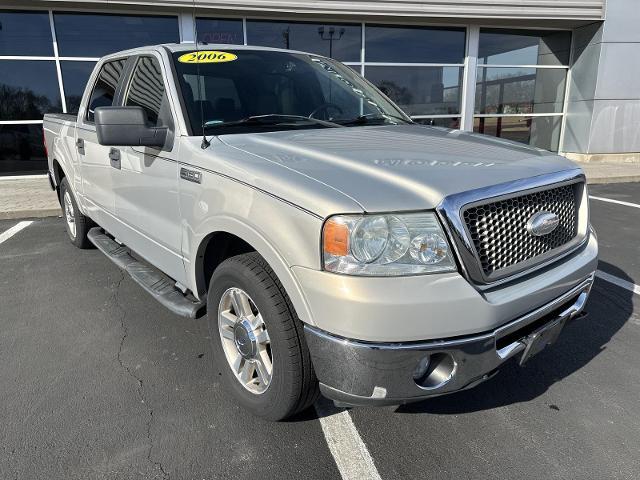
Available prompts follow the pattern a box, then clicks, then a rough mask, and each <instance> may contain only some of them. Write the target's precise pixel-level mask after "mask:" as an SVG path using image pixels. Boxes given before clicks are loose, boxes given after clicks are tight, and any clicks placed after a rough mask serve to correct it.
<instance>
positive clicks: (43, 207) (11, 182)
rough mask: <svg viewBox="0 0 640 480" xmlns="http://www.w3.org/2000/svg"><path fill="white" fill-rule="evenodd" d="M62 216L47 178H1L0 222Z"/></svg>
mask: <svg viewBox="0 0 640 480" xmlns="http://www.w3.org/2000/svg"><path fill="white" fill-rule="evenodd" d="M61 214H62V211H61V209H60V204H59V203H58V199H57V197H56V194H55V192H54V191H52V190H51V187H50V186H49V180H47V177H46V176H44V175H43V176H41V177H40V176H38V177H35V176H30V177H23V178H10V179H7V178H2V177H0V220H2V219H7V218H28V217H56V216H58V215H61Z"/></svg>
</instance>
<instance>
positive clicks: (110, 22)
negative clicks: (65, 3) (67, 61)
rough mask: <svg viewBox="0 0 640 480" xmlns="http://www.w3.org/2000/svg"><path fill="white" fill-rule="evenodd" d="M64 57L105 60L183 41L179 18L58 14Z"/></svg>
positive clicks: (58, 37)
mask: <svg viewBox="0 0 640 480" xmlns="http://www.w3.org/2000/svg"><path fill="white" fill-rule="evenodd" d="M53 18H54V22H55V27H56V37H57V40H58V49H59V53H60V56H62V57H102V56H103V55H106V54H108V53H113V52H117V51H120V50H126V49H128V48H134V47H141V46H143V45H154V44H158V43H171V42H179V41H180V35H179V30H178V17H164V16H137V15H105V14H90V13H54V16H53Z"/></svg>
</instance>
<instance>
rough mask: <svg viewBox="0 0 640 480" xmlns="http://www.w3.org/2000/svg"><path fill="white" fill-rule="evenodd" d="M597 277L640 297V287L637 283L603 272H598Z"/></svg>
mask: <svg viewBox="0 0 640 480" xmlns="http://www.w3.org/2000/svg"><path fill="white" fill-rule="evenodd" d="M596 277H598V278H601V279H602V280H604V281H605V282H609V283H613V284H614V285H617V286H618V287H622V288H624V289H625V290H629V291H630V292H633V293H635V294H636V295H640V285H636V284H635V283H631V282H627V281H626V280H623V279H621V278H618V277H615V276H613V275H611V274H610V273H607V272H603V271H602V270H598V271H596Z"/></svg>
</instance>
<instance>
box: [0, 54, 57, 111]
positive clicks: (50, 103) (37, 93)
mask: <svg viewBox="0 0 640 480" xmlns="http://www.w3.org/2000/svg"><path fill="white" fill-rule="evenodd" d="M61 111H62V101H61V100H60V86H59V85H58V78H57V73H56V64H55V62H54V61H49V60H0V120H42V116H43V115H44V114H45V113H55V112H61Z"/></svg>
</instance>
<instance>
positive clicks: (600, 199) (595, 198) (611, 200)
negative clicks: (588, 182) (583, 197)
mask: <svg viewBox="0 0 640 480" xmlns="http://www.w3.org/2000/svg"><path fill="white" fill-rule="evenodd" d="M589 198H590V199H591V200H599V201H601V202H607V203H617V204H618V205H624V206H625V207H633V208H640V205H638V204H637V203H631V202H623V201H622V200H614V199H613V198H604V197H594V196H593V195H589Z"/></svg>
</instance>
